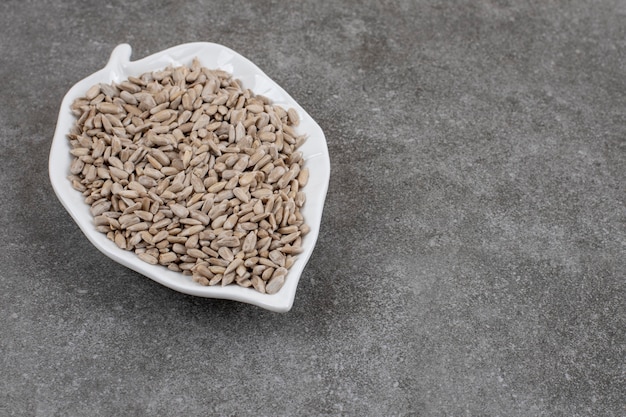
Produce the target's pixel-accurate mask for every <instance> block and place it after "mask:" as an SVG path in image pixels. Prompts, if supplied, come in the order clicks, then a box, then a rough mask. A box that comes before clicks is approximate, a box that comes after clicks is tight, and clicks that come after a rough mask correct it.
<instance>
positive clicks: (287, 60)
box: [0, 0, 626, 416]
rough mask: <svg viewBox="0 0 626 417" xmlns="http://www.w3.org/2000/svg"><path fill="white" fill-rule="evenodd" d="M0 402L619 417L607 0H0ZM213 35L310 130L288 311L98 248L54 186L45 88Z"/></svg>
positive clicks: (622, 286) (615, 106)
mask: <svg viewBox="0 0 626 417" xmlns="http://www.w3.org/2000/svg"><path fill="white" fill-rule="evenodd" d="M0 39H1V42H0V57H1V63H0V80H1V81H2V89H1V90H0V91H1V92H0V97H1V98H2V103H1V105H0V141H1V142H0V145H1V152H0V181H1V188H0V193H1V194H0V197H1V199H0V226H1V228H2V231H3V233H2V234H3V237H2V243H1V245H0V247H1V249H2V250H0V265H1V269H0V316H1V317H2V320H1V321H0V338H1V339H0V353H1V355H0V357H1V362H0V375H2V376H1V377H0V415H2V416H13V415H15V416H148V415H150V416H177V415H180V416H183V415H184V416H194V415H198V416H200V415H202V416H206V415H219V416H624V415H626V406H625V404H626V398H625V395H626V394H625V392H626V364H625V363H626V340H625V335H624V332H625V328H626V311H625V299H626V298H625V296H626V282H625V281H626V274H625V271H626V210H625V196H626V72H625V69H626V2H625V1H623V0H613V1H611V0H607V1H591V0H590V1H580V0H573V1H549V2H547V1H527V2H517V1H506V0H478V1H460V0H459V1H442V0H430V1H425V0H424V1H422V0H415V1H398V2H388V1H382V2H379V1H339V2H330V1H328V2H313V1H311V2H298V1H295V2H278V1H240V0H236V1H230V2H214V1H209V0H206V1H200V0H187V1H173V0H172V1H154V2H149V1H147V0H137V1H133V2H126V1H113V2H105V1H91V0H90V1H79V0H67V1H24V0H19V1H18V0H5V1H2V2H0ZM190 41H210V42H217V43H221V44H224V45H226V46H228V47H230V48H232V49H234V50H236V51H238V52H240V53H241V54H243V55H244V56H246V57H248V58H249V59H251V60H252V61H254V62H255V63H256V64H257V65H259V66H260V67H261V68H262V69H263V70H264V71H266V72H267V73H268V74H269V75H270V76H271V77H272V78H273V79H275V80H276V81H277V82H278V83H279V84H281V85H282V86H283V87H284V88H285V89H286V90H287V91H288V92H289V93H290V94H291V95H292V96H293V97H294V98H295V99H296V100H298V102H299V103H301V104H302V106H303V107H304V108H305V109H307V111H308V112H309V113H310V114H311V115H312V116H313V118H315V119H316V120H317V121H318V123H319V124H320V125H321V127H322V129H323V130H324V132H325V134H326V136H327V139H328V146H329V150H330V153H331V163H332V177H331V182H330V188H329V192H328V199H327V202H326V207H325V212H324V219H323V222H322V231H321V235H320V238H319V243H318V246H317V248H316V250H315V253H314V254H313V256H312V258H311V260H310V263H309V264H308V266H307V268H306V270H305V271H304V274H303V277H302V280H301V282H300V286H299V289H298V293H297V296H296V301H295V305H294V307H293V309H292V310H291V311H290V312H289V313H287V314H275V313H270V312H266V311H264V310H261V309H259V308H256V307H253V306H248V305H244V304H239V303H235V302H227V301H215V300H206V299H199V298H194V297H190V296H186V295H182V294H178V293H176V292H173V291H171V290H169V289H166V288H164V287H161V286H159V285H158V284H156V283H154V282H153V281H151V280H149V279H147V278H145V277H142V276H140V275H139V274H137V273H134V272H132V271H130V270H128V269H126V268H124V267H122V266H120V265H117V264H116V263H114V262H113V261H111V260H109V259H108V258H106V257H105V256H104V255H102V254H101V253H100V252H98V251H97V250H96V249H95V248H94V247H92V246H91V245H90V244H89V242H88V241H87V240H86V238H85V237H84V236H83V235H82V234H81V232H80V231H79V229H78V227H77V226H76V225H75V224H74V223H73V222H72V221H71V219H70V217H69V215H68V214H67V213H66V212H65V211H64V209H63V208H62V206H61V204H60V203H59V202H58V200H57V199H56V197H55V196H54V194H53V191H52V188H51V186H50V184H49V181H48V176H47V158H48V152H49V146H50V142H51V138H52V135H53V132H54V128H55V122H56V117H57V112H58V109H59V105H60V102H61V99H62V97H63V95H64V94H65V92H66V91H67V90H68V89H69V87H71V86H72V85H73V84H74V83H75V82H76V81H78V80H79V79H81V78H83V77H85V76H87V75H89V74H90V73H92V72H94V71H95V70H97V69H99V68H101V67H102V66H103V65H104V64H105V62H106V61H107V59H108V56H109V54H110V52H111V51H112V50H113V48H114V47H115V46H116V45H117V44H119V43H125V42H126V43H130V44H131V45H132V47H133V59H137V58H141V57H144V56H146V55H149V54H152V53H155V52H158V51H160V50H162V49H165V48H167V47H169V46H174V45H177V44H180V43H185V42H190Z"/></svg>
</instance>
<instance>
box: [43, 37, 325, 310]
mask: <svg viewBox="0 0 626 417" xmlns="http://www.w3.org/2000/svg"><path fill="white" fill-rule="evenodd" d="M130 56H131V47H130V45H127V44H122V45H119V46H117V47H116V48H115V49H114V50H113V52H112V54H111V58H110V59H109V62H108V63H107V65H106V66H105V67H104V68H103V69H101V70H100V71H98V72H96V73H94V74H92V75H90V76H89V77H87V78H85V79H83V80H82V81H80V82H78V83H77V84H76V85H74V86H73V87H72V88H71V89H70V90H69V92H68V93H67V94H66V95H65V97H64V99H63V102H62V104H61V110H60V112H59V119H58V121H57V126H56V131H55V133H54V138H53V140H52V147H51V150H50V161H49V174H50V181H51V182H52V187H53V188H54V191H55V193H56V195H57V196H58V198H59V200H61V203H62V204H63V206H64V207H65V209H66V210H67V211H68V212H69V214H70V215H71V216H72V218H73V219H74V220H75V221H76V223H77V224H78V226H79V227H80V229H81V230H82V231H83V233H84V234H85V236H87V238H88V239H89V241H90V242H91V243H92V244H93V245H94V246H95V247H96V248H98V249H99V250H100V251H102V252H103V253H104V254H105V255H107V256H108V257H110V258H111V259H113V260H114V261H116V262H119V263H120V264H122V265H125V266H127V267H128V268H131V269H133V270H135V271H137V272H139V273H140V274H143V275H145V276H147V277H149V278H151V279H153V280H154V281H156V282H158V283H160V284H162V285H165V286H166V287H169V288H171V289H173V290H176V291H179V292H182V293H185V294H190V295H195V296H199V297H207V298H221V299H228V300H234V301H240V302H244V303H249V304H254V305H257V306H259V307H262V308H265V309H268V310H272V311H276V312H287V311H289V310H290V309H291V307H292V305H293V301H294V298H295V294H296V287H297V285H298V281H299V280H300V275H301V274H302V271H303V269H304V267H305V265H306V263H307V261H308V260H309V258H310V256H311V254H312V252H313V248H314V246H315V243H316V241H317V237H318V234H319V228H320V222H321V219H322V210H323V207H324V200H325V198H326V191H327V189H328V182H329V178H330V158H329V155H328V148H327V146H326V139H325V137H324V133H323V132H322V129H321V128H320V127H319V126H318V125H317V123H315V121H314V120H313V119H312V118H311V116H309V115H308V114H307V113H306V112H305V111H304V110H303V109H302V107H300V105H298V103H296V101H295V100H294V99H293V98H292V97H290V96H289V94H287V92H285V90H283V89H282V88H281V87H280V86H279V85H278V84H276V83H275V82H274V81H272V80H271V79H270V78H269V77H268V76H267V75H266V74H265V73H264V72H263V71H261V70H260V69H259V68H258V67H257V66H256V65H254V64H253V63H252V62H250V61H249V60H248V59H246V58H244V57H243V56H241V55H239V54H238V53H236V52H235V51H233V50H231V49H229V48H226V47H224V46H222V45H218V44H214V43H205V42H198V43H188V44H183V45H179V46H175V47H173V48H170V49H167V50H164V51H162V52H159V53H156V54H154V55H151V56H149V57H146V58H143V59H140V60H137V61H132V62H131V61H130ZM194 57H197V58H198V59H199V60H200V62H201V64H202V65H203V66H205V67H207V68H219V69H223V70H226V71H228V72H230V73H232V74H233V75H234V77H235V78H238V79H240V80H241V81H242V82H243V85H244V87H246V88H250V89H251V90H252V91H254V92H255V93H256V94H262V95H264V96H267V97H269V98H270V99H272V101H273V102H274V103H275V104H279V105H281V106H282V107H284V108H290V107H292V108H294V109H296V110H297V112H298V113H299V115H300V119H301V122H300V125H299V126H298V128H297V131H298V133H303V134H307V135H308V140H307V141H306V142H305V143H304V145H302V147H301V148H300V150H301V151H302V152H303V155H304V158H305V166H307V167H308V168H309V171H310V179H309V182H308V184H307V186H306V187H305V188H304V189H303V191H304V192H305V193H306V197H307V201H306V203H305V205H304V207H303V208H302V214H303V215H304V218H305V221H306V223H307V224H308V225H309V226H310V227H311V231H310V233H308V234H307V235H306V236H305V237H304V238H303V239H302V245H303V248H304V251H303V252H302V253H301V254H300V255H298V258H297V260H296V262H295V263H294V265H293V266H292V267H291V269H290V270H289V274H288V276H287V280H286V281H285V284H284V286H283V287H282V288H281V290H280V291H279V292H278V293H276V294H273V295H267V294H261V293H258V292H257V291H255V290H253V289H251V288H242V287H239V286H237V285H228V286H225V287H221V286H212V287H205V286H202V285H200V284H197V283H195V282H193V281H192V280H191V277H188V276H185V275H183V274H181V273H177V272H173V271H170V270H168V269H167V268H165V267H163V266H159V265H149V264H147V263H145V262H143V261H141V260H139V259H138V258H137V256H136V255H135V254H134V253H133V252H130V251H124V250H121V249H119V248H118V247H117V246H116V245H115V243H113V242H111V241H110V240H108V239H107V238H106V236H105V235H104V234H102V233H100V232H98V231H96V229H95V226H94V224H93V218H92V216H91V214H90V213H89V208H88V206H87V204H85V202H84V201H83V197H82V195H81V194H80V193H79V192H78V191H76V190H74V189H73V188H72V186H71V184H70V182H69V180H68V179H67V176H68V175H69V166H70V162H71V159H70V153H69V143H68V139H67V137H66V135H67V133H68V132H69V130H70V127H71V126H72V124H73V123H74V122H75V117H74V116H73V115H72V113H71V111H70V104H71V103H72V102H73V100H74V99H75V98H77V97H80V96H82V95H84V94H85V92H86V91H87V89H88V88H89V87H91V86H92V85H94V84H97V83H111V82H121V81H123V80H125V79H127V78H128V77H129V76H138V75H140V74H143V73H145V72H148V71H153V70H158V69H162V68H164V67H166V66H168V65H174V66H176V65H188V64H190V63H191V61H192V60H193V58H194Z"/></svg>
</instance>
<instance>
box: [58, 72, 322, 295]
mask: <svg viewBox="0 0 626 417" xmlns="http://www.w3.org/2000/svg"><path fill="white" fill-rule="evenodd" d="M71 110H72V112H73V113H74V114H75V115H76V117H77V121H76V123H75V125H74V126H73V127H72V129H71V132H70V134H69V135H68V139H69V142H70V145H71V146H70V147H71V150H70V152H71V154H72V155H73V160H72V163H71V166H70V173H71V175H70V176H69V179H70V181H71V183H72V185H73V187H74V188H75V189H76V190H78V191H80V192H82V194H83V196H84V197H85V202H86V203H87V204H88V205H90V211H91V214H92V215H93V216H94V221H95V225H96V228H97V230H98V231H100V232H102V233H105V234H106V235H107V237H108V238H109V239H111V240H112V241H114V242H115V243H116V244H117V246H119V247H120V248H121V249H125V250H129V251H134V252H135V253H136V254H137V256H138V257H139V258H140V259H142V260H143V261H145V262H148V263H150V264H154V265H156V264H160V265H163V266H165V267H167V268H169V269H171V270H173V271H178V272H181V273H183V274H185V275H191V276H192V278H193V280H194V281H195V282H197V283H199V284H201V285H217V284H220V285H222V286H225V285H229V284H233V283H234V284H238V285H240V286H243V287H253V288H254V289H256V290H257V291H259V292H261V293H267V294H274V293H276V292H278V290H280V288H281V287H282V286H283V284H284V282H285V279H286V276H287V272H288V269H289V268H290V267H291V266H292V265H293V263H294V261H295V256H296V255H297V254H298V253H300V252H301V251H302V246H301V245H302V236H304V235H305V234H306V233H307V232H308V231H309V230H310V229H309V226H307V225H306V224H305V222H304V218H303V216H302V214H301V212H300V209H301V207H302V206H303V204H304V202H305V194H304V192H303V191H302V187H304V186H305V185H306V183H307V180H308V176H309V173H308V169H307V168H306V167H304V166H303V164H304V160H303V158H302V152H301V151H298V150H297V149H298V147H299V146H300V145H301V144H302V143H303V142H304V140H305V136H304V135H298V134H297V133H296V131H295V129H294V127H295V126H297V125H298V123H299V117H298V114H297V112H296V111H295V110H293V109H289V110H285V109H283V108H282V107H280V106H278V105H273V104H272V103H271V102H270V100H269V99H268V98H266V97H264V96H261V95H255V94H254V93H253V92H252V91H250V90H249V89H246V88H244V87H243V86H242V84H241V82H240V81H239V80H237V79H234V78H233V77H232V75H231V74H230V73H228V72H225V71H222V70H211V69H207V68H205V67H202V66H201V64H200V63H199V62H198V61H197V60H194V61H193V63H192V64H191V65H190V66H180V67H168V68H166V69H164V70H161V71H155V72H151V73H146V74H143V75H141V76H139V77H129V78H128V80H125V81H123V82H120V83H114V84H98V85H94V86H93V87H92V88H90V89H89V90H88V91H87V92H86V94H85V96H84V97H81V98H78V99H76V100H75V101H74V103H73V104H72V106H71Z"/></svg>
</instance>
